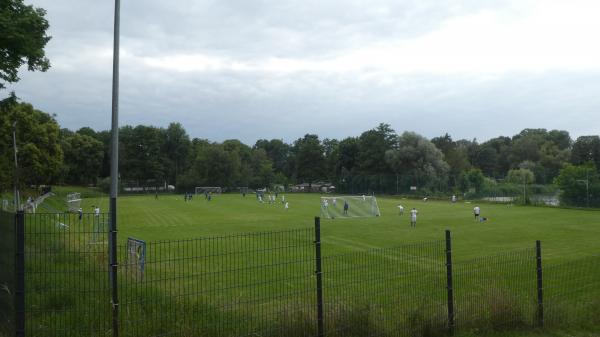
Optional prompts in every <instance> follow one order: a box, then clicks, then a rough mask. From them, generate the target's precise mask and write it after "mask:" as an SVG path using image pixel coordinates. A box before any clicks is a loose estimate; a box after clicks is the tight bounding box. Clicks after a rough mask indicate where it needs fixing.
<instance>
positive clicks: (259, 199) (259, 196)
mask: <svg viewBox="0 0 600 337" xmlns="http://www.w3.org/2000/svg"><path fill="white" fill-rule="evenodd" d="M258 202H260V203H261V204H262V203H263V200H262V196H261V195H260V194H259V195H258Z"/></svg>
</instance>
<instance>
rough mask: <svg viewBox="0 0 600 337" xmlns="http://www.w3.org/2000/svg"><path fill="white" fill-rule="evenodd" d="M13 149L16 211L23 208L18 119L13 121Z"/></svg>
mask: <svg viewBox="0 0 600 337" xmlns="http://www.w3.org/2000/svg"><path fill="white" fill-rule="evenodd" d="M13 149H14V152H15V174H14V185H15V196H14V198H15V212H16V211H20V210H21V196H20V195H19V163H18V161H17V153H18V152H19V150H18V149H17V121H15V122H14V123H13Z"/></svg>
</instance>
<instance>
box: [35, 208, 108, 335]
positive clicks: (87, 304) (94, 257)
mask: <svg viewBox="0 0 600 337" xmlns="http://www.w3.org/2000/svg"><path fill="white" fill-rule="evenodd" d="M107 223H108V216H107V215H105V214H98V215H94V214H82V215H81V217H80V216H79V215H76V214H70V213H59V214H40V213H38V214H27V215H26V216H25V275H26V276H25V293H26V298H25V312H26V332H27V335H28V336H36V337H38V336H106V335H107V334H109V333H110V329H111V326H110V322H111V320H110V317H111V306H110V288H109V282H108V254H107V251H108V249H107V247H108V246H107V241H108V237H107V231H106V230H107V228H108V226H107V225H106V224H107Z"/></svg>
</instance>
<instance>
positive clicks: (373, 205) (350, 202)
mask: <svg viewBox="0 0 600 337" xmlns="http://www.w3.org/2000/svg"><path fill="white" fill-rule="evenodd" d="M380 215H381V213H380V212H379V205H378V204H377V198H375V196H374V195H362V196H360V195H359V196H347V195H343V196H335V197H321V217H323V218H328V219H335V218H370V217H376V216H380Z"/></svg>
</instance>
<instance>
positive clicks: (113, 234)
mask: <svg viewBox="0 0 600 337" xmlns="http://www.w3.org/2000/svg"><path fill="white" fill-rule="evenodd" d="M114 20H115V21H114V37H113V42H114V45H113V78H112V80H113V81H112V113H111V115H112V124H111V133H112V137H111V142H112V144H111V150H112V153H111V160H110V235H109V243H110V262H109V263H110V287H111V293H112V296H111V301H112V309H113V310H112V314H113V315H112V316H113V317H112V318H113V324H112V328H113V329H112V334H113V337H118V336H119V297H118V293H117V289H118V283H117V267H118V261H117V193H118V186H119V185H118V184H119V182H118V180H119V34H120V22H121V1H120V0H115V18H114Z"/></svg>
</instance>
